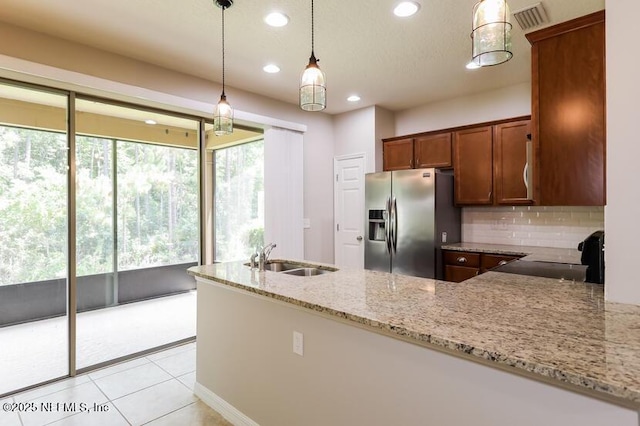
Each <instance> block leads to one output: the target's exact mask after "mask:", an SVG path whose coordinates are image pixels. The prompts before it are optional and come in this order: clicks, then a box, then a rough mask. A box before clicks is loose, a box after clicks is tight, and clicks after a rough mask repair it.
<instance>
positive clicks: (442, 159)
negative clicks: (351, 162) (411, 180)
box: [382, 132, 452, 171]
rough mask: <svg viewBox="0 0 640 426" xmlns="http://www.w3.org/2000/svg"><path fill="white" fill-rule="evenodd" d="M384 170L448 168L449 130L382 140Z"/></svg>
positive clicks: (449, 158) (449, 151)
mask: <svg viewBox="0 0 640 426" xmlns="http://www.w3.org/2000/svg"><path fill="white" fill-rule="evenodd" d="M382 147H383V148H382V149H383V158H384V164H383V168H384V170H385V171H390V170H406V169H414V168H415V169H419V168H426V167H436V168H450V167H451V164H452V161H451V132H447V133H441V134H436V135H427V136H420V137H417V138H415V139H414V138H406V139H398V140H392V141H387V142H384V143H383V145H382Z"/></svg>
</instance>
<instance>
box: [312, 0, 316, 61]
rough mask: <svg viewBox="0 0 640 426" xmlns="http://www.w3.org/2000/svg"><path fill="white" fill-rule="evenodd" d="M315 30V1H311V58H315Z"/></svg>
mask: <svg viewBox="0 0 640 426" xmlns="http://www.w3.org/2000/svg"><path fill="white" fill-rule="evenodd" d="M313 34H314V29H313V0H311V56H315V55H314V54H313V50H314V49H313V48H314V43H313V42H314V36H313Z"/></svg>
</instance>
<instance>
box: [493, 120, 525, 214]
mask: <svg viewBox="0 0 640 426" xmlns="http://www.w3.org/2000/svg"><path fill="white" fill-rule="evenodd" d="M530 135H531V120H521V121H514V122H512V123H503V124H498V125H496V126H494V127H493V184H494V185H493V188H494V201H495V202H494V204H504V205H517V204H532V203H533V200H532V198H533V180H532V177H533V161H532V154H533V152H532V149H533V146H532V142H531V141H530V140H529V137H528V136H530Z"/></svg>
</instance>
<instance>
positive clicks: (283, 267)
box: [264, 262, 302, 272]
mask: <svg viewBox="0 0 640 426" xmlns="http://www.w3.org/2000/svg"><path fill="white" fill-rule="evenodd" d="M298 268H302V265H300V264H295V263H289V262H268V263H266V264H265V265H264V269H266V270H267V271H273V272H283V271H288V270H291V269H298Z"/></svg>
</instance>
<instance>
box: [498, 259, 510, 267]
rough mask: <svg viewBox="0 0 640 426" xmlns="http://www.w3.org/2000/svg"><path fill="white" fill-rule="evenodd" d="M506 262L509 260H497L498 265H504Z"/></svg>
mask: <svg viewBox="0 0 640 426" xmlns="http://www.w3.org/2000/svg"><path fill="white" fill-rule="evenodd" d="M507 263H509V262H507V261H506V260H501V261H500V262H498V266H502V265H506V264H507Z"/></svg>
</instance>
